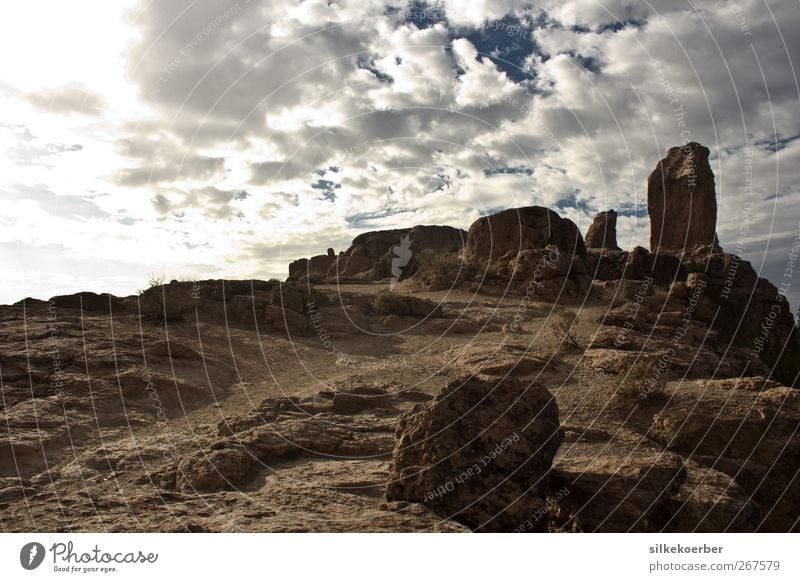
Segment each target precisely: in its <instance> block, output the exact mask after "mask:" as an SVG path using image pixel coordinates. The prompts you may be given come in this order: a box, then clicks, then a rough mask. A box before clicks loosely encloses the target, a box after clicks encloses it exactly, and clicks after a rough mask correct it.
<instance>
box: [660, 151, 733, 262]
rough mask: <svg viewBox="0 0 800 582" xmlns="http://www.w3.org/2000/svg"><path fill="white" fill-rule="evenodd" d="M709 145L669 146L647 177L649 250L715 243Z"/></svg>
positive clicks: (712, 184) (680, 248)
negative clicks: (665, 153) (665, 154)
mask: <svg viewBox="0 0 800 582" xmlns="http://www.w3.org/2000/svg"><path fill="white" fill-rule="evenodd" d="M708 155H709V150H708V148H706V147H704V146H702V145H700V144H699V143H695V142H692V143H688V144H686V145H685V146H680V147H674V148H670V150H669V152H667V156H666V157H665V158H664V159H663V160H661V161H660V162H658V165H657V166H656V169H655V170H653V172H652V173H651V174H650V177H649V178H648V179H647V213H648V215H649V216H650V250H672V251H681V250H684V249H692V248H694V247H697V246H713V245H716V244H717V234H716V229H717V198H716V193H715V191H714V174H713V172H712V171H711V166H710V165H709V163H708Z"/></svg>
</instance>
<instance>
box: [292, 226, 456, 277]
mask: <svg viewBox="0 0 800 582" xmlns="http://www.w3.org/2000/svg"><path fill="white" fill-rule="evenodd" d="M466 238H467V233H466V232H464V231H463V230H461V229H458V228H453V227H451V226H424V225H423V226H415V227H412V228H403V229H396V230H378V231H372V232H365V233H364V234H360V235H358V236H357V237H356V238H355V239H353V242H352V244H351V245H350V247H349V248H348V249H347V250H346V251H344V252H342V253H340V254H339V255H338V256H335V255H334V254H333V250H332V249H328V253H327V254H326V255H318V256H315V257H312V258H311V259H300V260H298V261H295V262H293V263H292V264H291V265H290V266H289V279H290V280H293V281H297V280H300V279H303V278H308V279H309V280H311V281H312V282H320V283H322V282H328V283H335V282H347V281H362V282H375V281H387V280H392V281H394V282H397V281H400V280H402V279H406V278H408V277H410V276H411V275H413V274H414V273H415V272H416V271H417V269H418V268H419V266H420V264H422V263H423V262H424V260H425V257H426V256H428V257H430V256H434V257H436V256H442V255H443V254H452V255H456V254H457V253H459V252H460V251H461V249H462V248H463V247H464V243H465V241H466Z"/></svg>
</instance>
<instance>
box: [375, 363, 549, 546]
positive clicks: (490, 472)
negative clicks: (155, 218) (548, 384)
mask: <svg viewBox="0 0 800 582" xmlns="http://www.w3.org/2000/svg"><path fill="white" fill-rule="evenodd" d="M397 437H398V441H397V444H396V446H395V449H394V453H393V456H392V464H391V467H390V470H389V484H388V487H387V489H386V497H387V499H388V500H389V501H401V500H405V501H411V502H418V503H423V504H424V505H425V506H427V507H428V508H429V509H431V510H432V511H434V512H435V513H437V514H438V515H440V516H442V517H445V518H452V519H456V520H458V521H461V522H462V523H465V524H467V525H469V526H470V527H471V528H472V529H474V530H478V531H513V530H514V529H517V528H519V527H520V526H521V524H523V523H525V522H526V521H527V520H530V522H531V528H530V529H532V530H541V529H543V527H544V523H545V518H546V515H547V511H546V509H545V492H546V489H547V479H548V471H549V469H550V465H551V464H552V460H553V457H554V455H555V453H556V450H557V449H558V446H559V445H560V444H561V439H562V435H561V431H560V428H559V419H558V406H557V405H556V402H555V399H554V398H553V397H552V395H551V394H550V393H549V392H548V391H547V390H546V389H545V388H543V387H542V386H540V385H537V384H533V383H529V382H524V381H519V380H513V379H504V380H501V381H489V380H485V379H481V378H479V377H474V376H470V377H467V378H465V379H462V380H458V381H455V382H452V383H451V384H449V385H448V386H447V388H445V389H444V390H443V391H442V392H441V393H440V394H439V395H438V396H436V398H435V399H434V400H433V401H432V402H431V403H430V404H423V405H419V406H417V407H415V408H414V409H413V410H412V411H410V412H409V413H407V414H404V415H403V416H401V417H400V420H399V422H398V426H397Z"/></svg>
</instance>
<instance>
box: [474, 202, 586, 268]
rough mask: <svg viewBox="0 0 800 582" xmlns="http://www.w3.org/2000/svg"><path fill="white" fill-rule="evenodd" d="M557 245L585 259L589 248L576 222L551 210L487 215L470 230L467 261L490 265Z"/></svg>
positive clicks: (532, 207) (541, 209)
mask: <svg viewBox="0 0 800 582" xmlns="http://www.w3.org/2000/svg"><path fill="white" fill-rule="evenodd" d="M548 245H554V246H555V247H556V248H557V249H558V250H559V251H563V252H565V253H567V254H569V255H577V256H580V257H583V256H585V255H586V247H585V246H584V243H583V237H582V236H581V233H580V232H579V231H578V227H577V226H575V223H574V222H572V221H571V220H569V219H566V218H561V217H560V216H559V215H558V214H557V213H555V212H553V211H552V210H550V209H549V208H543V207H541V206H528V207H525V208H512V209H510V210H504V211H502V212H498V213H497V214H492V215H490V216H484V217H482V218H479V219H478V220H476V221H475V222H473V223H472V226H470V227H469V235H468V239H467V253H466V254H467V258H468V259H470V260H472V261H477V262H486V261H492V260H498V259H500V258H501V257H503V256H504V255H506V254H509V253H511V254H512V255H516V254H518V253H520V252H521V251H525V250H531V249H544V248H546V247H547V246H548Z"/></svg>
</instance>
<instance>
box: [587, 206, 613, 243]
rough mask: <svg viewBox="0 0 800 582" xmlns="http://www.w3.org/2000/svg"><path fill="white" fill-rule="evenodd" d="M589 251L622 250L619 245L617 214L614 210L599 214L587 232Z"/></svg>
mask: <svg viewBox="0 0 800 582" xmlns="http://www.w3.org/2000/svg"><path fill="white" fill-rule="evenodd" d="M585 243H586V248H587V249H608V250H612V251H618V250H620V248H619V246H618V245H617V213H616V212H615V211H614V210H606V211H605V212H599V213H597V215H596V216H595V217H594V220H593V221H592V224H591V225H590V226H589V230H587V231H586V239H585Z"/></svg>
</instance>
